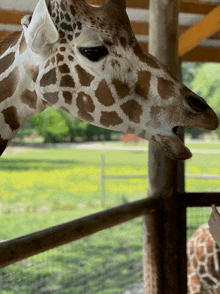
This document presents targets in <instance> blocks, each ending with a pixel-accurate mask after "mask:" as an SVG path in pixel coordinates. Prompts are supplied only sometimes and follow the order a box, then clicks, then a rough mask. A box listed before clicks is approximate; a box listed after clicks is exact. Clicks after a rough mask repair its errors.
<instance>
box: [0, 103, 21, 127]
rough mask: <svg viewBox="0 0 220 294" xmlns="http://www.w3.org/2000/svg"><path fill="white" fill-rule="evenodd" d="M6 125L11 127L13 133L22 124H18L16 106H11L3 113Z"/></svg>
mask: <svg viewBox="0 0 220 294" xmlns="http://www.w3.org/2000/svg"><path fill="white" fill-rule="evenodd" d="M2 114H3V115H4V119H5V122H6V124H8V125H9V127H10V128H11V130H12V131H15V130H18V129H19V128H20V124H19V122H18V114H17V109H16V108H15V107H14V106H10V107H8V108H7V109H4V110H3V111H2Z"/></svg>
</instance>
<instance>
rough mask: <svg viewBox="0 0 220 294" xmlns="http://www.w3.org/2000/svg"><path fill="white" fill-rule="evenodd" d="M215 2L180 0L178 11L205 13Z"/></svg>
mask: <svg viewBox="0 0 220 294" xmlns="http://www.w3.org/2000/svg"><path fill="white" fill-rule="evenodd" d="M215 6H216V3H214V2H213V3H211V2H208V1H207V2H202V1H200V0H181V1H180V12H183V13H195V14H207V13H209V12H210V11H211V10H212V9H213V8H214V7H215Z"/></svg>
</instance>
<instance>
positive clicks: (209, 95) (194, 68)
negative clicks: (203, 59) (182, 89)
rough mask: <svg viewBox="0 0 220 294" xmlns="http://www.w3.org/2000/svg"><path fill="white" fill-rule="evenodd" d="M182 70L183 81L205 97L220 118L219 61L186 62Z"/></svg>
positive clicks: (219, 133)
mask: <svg viewBox="0 0 220 294" xmlns="http://www.w3.org/2000/svg"><path fill="white" fill-rule="evenodd" d="M182 72H183V83H184V84H185V85H186V86H187V87H189V88H190V89H191V90H192V91H194V92H195V93H197V94H198V95H199V96H201V97H203V98H204V99H205V100H206V101H207V103H208V104H209V105H210V106H211V107H212V108H213V109H214V111H215V112H216V113H217V116H218V118H219V119H220V107H219V97H220V65H219V64H218V63H196V62H193V63H192V62H184V63H183V64H182ZM187 129H188V128H187ZM190 132H191V131H190ZM217 132H218V135H219V137H220V131H218V130H217Z"/></svg>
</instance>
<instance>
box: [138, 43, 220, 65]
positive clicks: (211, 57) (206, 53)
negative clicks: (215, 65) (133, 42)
mask: <svg viewBox="0 0 220 294" xmlns="http://www.w3.org/2000/svg"><path fill="white" fill-rule="evenodd" d="M140 45H141V47H142V48H143V49H144V50H145V51H146V52H148V43H140ZM182 60H183V61H192V62H220V47H219V48H214V47H202V46H199V47H196V48H195V49H193V50H192V51H191V52H189V53H187V54H186V55H184V56H183V57H182Z"/></svg>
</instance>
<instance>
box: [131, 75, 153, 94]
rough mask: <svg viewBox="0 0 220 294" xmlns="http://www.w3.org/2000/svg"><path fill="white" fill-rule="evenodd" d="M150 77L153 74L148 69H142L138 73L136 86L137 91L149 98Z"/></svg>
mask: <svg viewBox="0 0 220 294" xmlns="http://www.w3.org/2000/svg"><path fill="white" fill-rule="evenodd" d="M150 78H151V74H150V72H148V71H140V72H139V73H138V81H137V83H136V86H135V92H136V93H137V94H138V95H140V96H141V97H143V98H144V99H148V93H149V90H150Z"/></svg>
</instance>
